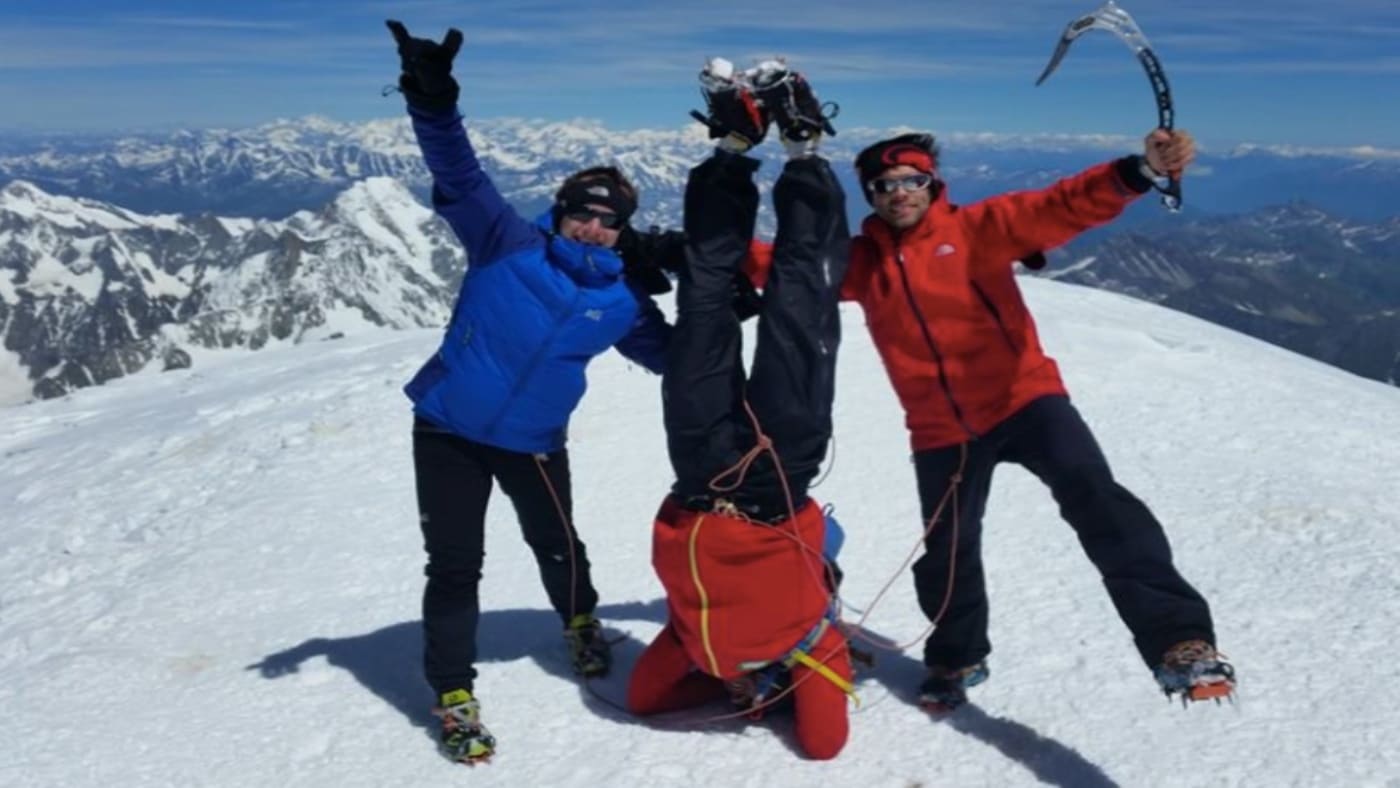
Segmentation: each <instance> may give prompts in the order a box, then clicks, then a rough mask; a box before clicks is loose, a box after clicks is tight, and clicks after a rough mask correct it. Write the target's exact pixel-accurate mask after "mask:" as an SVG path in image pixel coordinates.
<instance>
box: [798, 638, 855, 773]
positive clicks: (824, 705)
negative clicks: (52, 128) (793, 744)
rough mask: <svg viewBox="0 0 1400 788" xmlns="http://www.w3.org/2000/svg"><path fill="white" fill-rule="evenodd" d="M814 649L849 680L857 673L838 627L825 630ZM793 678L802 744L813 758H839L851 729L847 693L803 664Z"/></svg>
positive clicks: (804, 749) (820, 658)
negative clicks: (847, 712) (847, 711)
mask: <svg viewBox="0 0 1400 788" xmlns="http://www.w3.org/2000/svg"><path fill="white" fill-rule="evenodd" d="M811 653H812V656H813V657H815V658H817V659H818V660H821V661H822V662H823V663H824V664H825V665H826V666H827V667H829V668H831V669H832V670H833V671H834V672H835V673H836V674H837V675H838V676H840V677H841V678H843V679H845V680H846V681H850V680H851V678H852V676H854V673H853V672H852V670H851V654H850V650H849V648H848V647H847V645H846V639H845V638H844V637H842V635H841V633H840V632H839V631H837V629H836V628H835V627H830V628H828V629H827V630H826V632H824V633H823V634H822V637H821V639H820V640H818V641H817V644H816V646H815V647H813V648H812V652H811ZM792 681H793V691H792V694H793V705H794V709H795V713H796V716H797V723H796V731H797V743H798V745H799V746H801V747H802V751H803V752H805V753H807V757H809V758H815V759H817V760H822V761H824V760H829V759H831V758H835V757H836V756H837V754H838V753H840V752H841V748H842V747H845V746H846V738H847V736H848V735H849V733H850V721H849V719H848V718H847V716H846V693H845V692H844V691H842V689H841V688H840V687H838V686H836V685H835V684H833V683H831V681H830V680H829V679H827V678H826V677H825V676H822V675H821V674H819V673H816V672H814V671H813V670H812V669H811V668H808V667H806V666H803V665H798V666H797V667H795V668H793V669H792Z"/></svg>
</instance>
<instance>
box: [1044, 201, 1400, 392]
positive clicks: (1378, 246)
mask: <svg viewBox="0 0 1400 788" xmlns="http://www.w3.org/2000/svg"><path fill="white" fill-rule="evenodd" d="M1050 260H1051V266H1050V268H1049V269H1048V272H1047V273H1046V274H1045V275H1046V276H1049V277H1052V278H1055V279H1059V280H1061V281H1067V282H1076V283H1079V284H1085V285H1089V286H1091V287H1098V288H1102V289H1106V290H1114V291H1117V292H1121V293H1127V294H1129V295H1133V296H1136V297H1138V298H1143V299H1146V300H1149V301H1154V302H1157V303H1160V304H1163V305H1165V306H1169V307H1171V308H1173V309H1176V310H1179V311H1182V312H1186V313H1189V314H1192V315H1196V316H1198V317H1202V318H1205V319H1206V320H1210V321H1211V322H1214V323H1219V324H1221V325H1224V326H1228V327H1230V328H1233V329H1235V330H1237V331H1241V332H1243V333H1246V334H1249V335H1251V336H1254V337H1258V338H1260V339H1264V340H1266V341H1269V342H1272V343H1274V344H1276V345H1280V346H1282V347H1286V348H1289V349H1290V350H1294V351H1296V352H1298V353H1302V354H1303V355H1307V356H1311V357H1312V358H1316V359H1319V360H1321V361H1325V362H1327V363H1329V364H1335V365H1336V366H1339V367H1341V368H1343V369H1346V370H1350V371H1352V372H1355V373H1356V374H1358V375H1363V376H1365V377H1368V378H1373V379H1376V380H1381V381H1385V382H1388V383H1391V384H1400V217H1396V218H1392V219H1390V220H1388V221H1384V222H1378V223H1365V222H1357V221H1351V220H1345V219H1340V218H1337V217H1335V216H1332V215H1330V214H1328V213H1325V212H1323V211H1322V210H1320V209H1318V208H1316V207H1314V206H1311V205H1308V204H1306V203H1291V204H1288V205H1284V206H1277V207H1274V208H1269V209H1264V210H1260V211H1256V212H1254V213H1250V214H1246V215H1243V216H1235V217H1221V218H1210V219H1197V220H1190V221H1185V222H1172V223H1170V224H1164V223H1156V224H1147V225H1143V226H1140V227H1138V228H1135V229H1133V230H1132V231H1129V232H1124V233H1119V234H1116V235H1111V236H1108V237H1105V238H1100V239H1094V240H1086V241H1080V242H1076V243H1073V244H1071V245H1070V246H1068V247H1066V248H1065V249H1063V250H1059V251H1056V252H1054V253H1052V254H1051V257H1050Z"/></svg>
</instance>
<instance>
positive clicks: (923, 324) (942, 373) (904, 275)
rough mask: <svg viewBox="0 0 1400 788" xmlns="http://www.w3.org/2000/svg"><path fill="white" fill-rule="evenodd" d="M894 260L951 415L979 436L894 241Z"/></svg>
mask: <svg viewBox="0 0 1400 788" xmlns="http://www.w3.org/2000/svg"><path fill="white" fill-rule="evenodd" d="M894 261H895V264H896V265H897V266H899V278H900V279H901V280H902V282H903V284H904V295H905V297H907V298H908V300H909V309H910V310H911V311H913V313H914V319H915V320H917V321H919V330H920V331H922V332H923V335H924V342H925V343H926V344H927V345H928V349H929V352H930V353H932V354H933V363H934V365H935V366H936V367H938V384H939V386H940V387H942V389H943V396H945V397H947V398H948V406H949V407H951V408H952V409H953V417H954V418H956V419H957V420H958V424H959V425H960V426H961V427H962V428H963V430H964V431H965V432H966V433H967V435H968V437H969V438H972V439H974V440H975V439H977V438H978V437H980V436H979V435H978V434H977V431H976V430H974V429H972V425H970V424H968V423H967V419H966V418H964V417H963V412H962V407H960V406H959V405H958V401H957V399H955V398H954V397H953V387H952V385H950V384H949V383H948V373H947V371H946V370H944V369H943V354H942V353H941V352H939V350H938V343H937V342H935V341H934V340H933V332H932V331H930V330H929V327H928V321H926V320H924V313H923V312H922V311H920V310H919V304H918V302H916V301H915V300H914V288H912V287H910V286H909V271H908V269H906V268H905V267H904V250H903V249H901V248H900V247H899V245H898V243H896V245H895V248H894Z"/></svg>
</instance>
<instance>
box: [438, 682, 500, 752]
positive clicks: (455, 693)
mask: <svg viewBox="0 0 1400 788" xmlns="http://www.w3.org/2000/svg"><path fill="white" fill-rule="evenodd" d="M433 715H434V716H436V717H438V718H439V719H440V720H442V731H441V732H440V733H439V734H438V749H439V750H440V751H441V752H442V754H443V755H445V756H447V758H448V759H449V760H453V761H457V762H458V763H465V764H474V763H481V762H483V761H486V760H489V759H490V758H491V755H492V754H493V753H495V752H496V738H495V737H494V736H492V735H491V732H490V731H488V730H486V726H485V725H482V724H481V704H480V703H478V702H477V700H476V698H474V697H472V694H471V693H470V692H468V691H467V690H464V689H457V690H452V691H451V692H444V693H442V697H440V698H439V699H438V705H437V706H434V707H433Z"/></svg>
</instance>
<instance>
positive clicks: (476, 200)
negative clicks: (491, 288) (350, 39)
mask: <svg viewBox="0 0 1400 788" xmlns="http://www.w3.org/2000/svg"><path fill="white" fill-rule="evenodd" d="M385 24H386V25H387V26H388V27H389V31H390V32H391V33H393V35H394V41H395V42H396V43H397V44H398V52H399V58H400V60H401V68H402V73H401V74H400V76H399V89H400V90H401V91H402V92H403V95H404V99H405V100H406V101H407V102H408V110H409V112H408V114H409V118H410V119H411V120H412V123H413V133H414V135H415V136H416V137H417V138H418V147H419V149H420V150H422V152H423V162H424V164H426V165H427V167H428V171H429V172H430V173H431V174H432V176H433V208H434V210H436V211H437V213H438V214H439V215H440V216H442V218H443V219H445V220H447V223H448V225H449V226H451V227H452V230H453V232H455V233H456V234H457V238H458V239H459V240H461V242H462V246H463V247H465V248H466V250H467V260H468V261H469V263H470V264H471V265H483V264H486V263H489V262H491V261H493V260H497V259H499V258H501V257H503V256H505V255H507V254H509V253H511V252H513V251H516V250H518V249H520V248H523V247H526V246H530V245H533V244H540V243H543V239H542V238H541V236H540V234H539V232H538V231H537V230H536V229H535V228H534V227H533V225H531V224H530V223H529V222H527V221H525V220H524V219H522V218H521V217H520V215H519V214H517V213H516V212H515V209H514V208H512V207H511V206H510V204H509V203H507V202H506V201H505V198H503V197H502V196H501V193H500V192H499V191H497V189H496V186H495V184H494V183H492V182H491V178H490V177H489V176H487V174H486V171H485V170H483V169H482V168H481V163H480V162H479V161H477V158H476V152H475V151H474V150H473V149H472V145H471V141H470V140H469V139H468V138H467V130H466V127H465V126H463V124H462V116H461V114H460V113H459V112H458V111H457V98H458V94H459V92H460V91H459V88H458V86H457V80H455V79H453V77H452V60H453V58H454V57H456V55H457V51H458V50H459V49H460V48H461V46H462V34H461V32H460V31H458V30H457V29H456V28H453V29H451V30H448V31H447V35H446V36H444V37H443V40H442V42H441V43H438V42H435V41H431V40H429V39H423V38H413V37H411V36H410V35H409V34H408V30H407V29H406V28H405V27H404V26H403V24H402V23H400V22H396V21H393V20H389V21H388V22H386V23H385Z"/></svg>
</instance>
